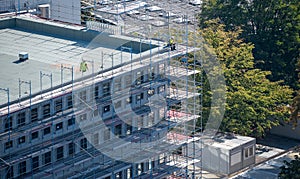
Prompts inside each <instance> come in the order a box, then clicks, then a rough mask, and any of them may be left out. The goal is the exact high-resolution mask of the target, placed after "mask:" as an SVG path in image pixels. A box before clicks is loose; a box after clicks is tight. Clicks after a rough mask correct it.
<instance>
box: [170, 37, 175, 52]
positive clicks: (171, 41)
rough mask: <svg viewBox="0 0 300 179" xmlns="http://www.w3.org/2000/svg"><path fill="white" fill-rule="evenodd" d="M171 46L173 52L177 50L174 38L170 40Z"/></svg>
mask: <svg viewBox="0 0 300 179" xmlns="http://www.w3.org/2000/svg"><path fill="white" fill-rule="evenodd" d="M169 46H170V48H171V51H173V50H176V48H175V42H174V39H173V38H170V40H169Z"/></svg>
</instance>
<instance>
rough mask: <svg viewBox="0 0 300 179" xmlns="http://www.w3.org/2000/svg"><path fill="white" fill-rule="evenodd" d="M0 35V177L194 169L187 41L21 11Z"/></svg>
mask: <svg viewBox="0 0 300 179" xmlns="http://www.w3.org/2000/svg"><path fill="white" fill-rule="evenodd" d="M0 32H1V36H0V39H1V40H0V41H1V43H0V49H1V53H0V56H1V61H0V63H1V67H2V70H1V72H0V74H1V83H0V87H1V91H0V93H1V95H0V97H1V98H0V99H1V109H0V119H1V137H0V139H1V140H0V154H1V156H0V157H1V158H0V159H1V161H0V164H1V165H0V175H1V178H164V177H165V178H167V177H183V178H187V177H191V178H192V177H195V176H200V175H201V170H200V168H199V167H197V166H201V152H200V149H199V151H195V149H196V148H192V147H191V148H190V149H188V146H189V145H188V144H191V143H193V144H194V145H190V146H195V145H196V144H195V143H197V144H200V140H199V136H198V137H197V136H196V135H195V132H196V131H197V132H199V131H200V130H201V127H197V126H201V124H200V125H199V121H200V123H201V112H200V110H201V98H200V97H199V95H200V93H201V90H202V88H201V81H199V79H200V78H201V77H199V74H200V72H201V68H200V64H199V63H197V64H196V61H195V60H193V59H192V58H191V57H189V55H188V54H194V55H195V51H197V49H196V48H195V47H189V46H188V45H187V44H184V42H182V43H176V49H175V50H173V51H171V50H170V48H169V47H168V45H167V44H166V41H160V40H154V38H153V39H152V38H147V39H146V38H144V39H141V38H136V37H133V36H124V35H122V34H119V35H114V34H112V33H110V32H106V31H102V32H96V31H93V30H87V29H86V28H85V27H82V26H74V25H66V24H64V23H57V22H51V21H46V20H42V19H39V18H32V17H30V18H28V17H26V15H24V16H19V17H9V18H3V19H1V21H0ZM196 77H198V81H196ZM197 122H198V125H196V123H197ZM188 151H193V152H188ZM195 163H197V165H195ZM196 167H197V168H196Z"/></svg>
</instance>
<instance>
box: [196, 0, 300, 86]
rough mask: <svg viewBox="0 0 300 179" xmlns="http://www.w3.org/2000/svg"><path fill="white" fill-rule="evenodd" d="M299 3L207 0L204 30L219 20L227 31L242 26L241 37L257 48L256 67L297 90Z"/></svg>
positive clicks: (299, 42) (269, 0) (291, 1)
mask: <svg viewBox="0 0 300 179" xmlns="http://www.w3.org/2000/svg"><path fill="white" fill-rule="evenodd" d="M299 14H300V1H298V0H268V1H261V0H252V1H248V0H204V2H203V6H202V11H201V13H200V16H199V17H200V24H201V27H205V26H206V24H205V23H204V22H205V21H207V20H211V19H216V18H218V19H219V20H220V22H221V23H224V24H225V29H226V30H235V29H236V28H238V27H240V28H241V29H242V30H243V31H242V33H241V34H240V36H241V37H242V38H244V39H245V40H246V41H247V42H251V43H253V44H254V45H255V48H254V49H253V56H254V58H255V66H256V67H258V68H260V69H262V70H268V71H271V72H272V73H271V74H270V75H269V76H268V77H269V79H271V80H272V81H278V80H284V83H285V84H288V85H290V86H292V87H294V88H296V87H297V73H296V71H295V70H296V66H295V64H296V62H297V59H298V58H299V49H300V37H299V33H300V15H299Z"/></svg>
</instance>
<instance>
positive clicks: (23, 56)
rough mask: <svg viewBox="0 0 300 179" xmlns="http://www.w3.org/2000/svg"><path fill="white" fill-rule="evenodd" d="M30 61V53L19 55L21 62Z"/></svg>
mask: <svg viewBox="0 0 300 179" xmlns="http://www.w3.org/2000/svg"><path fill="white" fill-rule="evenodd" d="M27 59H28V52H20V53H19V60H20V61H25V60H27Z"/></svg>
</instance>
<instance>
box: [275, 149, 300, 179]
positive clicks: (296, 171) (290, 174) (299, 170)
mask: <svg viewBox="0 0 300 179" xmlns="http://www.w3.org/2000/svg"><path fill="white" fill-rule="evenodd" d="M284 164H285V165H283V166H282V167H280V169H281V171H280V173H279V175H278V178H280V179H290V178H300V158H299V156H298V155H295V159H294V160H292V161H290V162H287V161H286V160H285V161H284Z"/></svg>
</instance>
